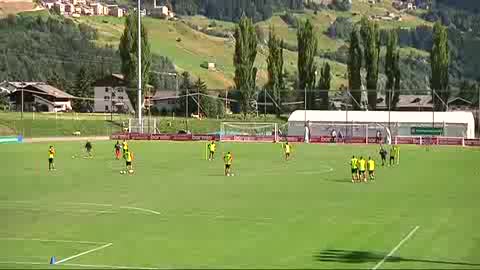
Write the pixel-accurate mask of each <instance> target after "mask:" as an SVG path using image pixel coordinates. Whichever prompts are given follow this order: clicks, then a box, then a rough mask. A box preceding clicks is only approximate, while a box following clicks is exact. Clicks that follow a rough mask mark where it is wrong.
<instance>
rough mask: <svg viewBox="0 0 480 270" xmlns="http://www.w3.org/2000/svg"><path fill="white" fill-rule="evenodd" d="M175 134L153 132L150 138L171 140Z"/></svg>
mask: <svg viewBox="0 0 480 270" xmlns="http://www.w3.org/2000/svg"><path fill="white" fill-rule="evenodd" d="M172 137H173V135H170V134H152V135H150V140H155V141H171V140H172Z"/></svg>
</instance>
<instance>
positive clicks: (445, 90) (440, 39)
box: [430, 22, 450, 111]
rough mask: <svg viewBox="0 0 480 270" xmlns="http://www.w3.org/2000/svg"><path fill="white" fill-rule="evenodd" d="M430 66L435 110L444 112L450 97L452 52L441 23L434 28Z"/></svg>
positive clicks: (444, 28) (445, 29) (446, 33)
mask: <svg viewBox="0 0 480 270" xmlns="http://www.w3.org/2000/svg"><path fill="white" fill-rule="evenodd" d="M430 64H431V67H432V77H431V81H430V87H431V89H432V99H433V104H434V109H435V110H439V111H444V110H446V106H445V104H444V103H443V102H447V100H448V98H449V97H450V92H449V87H448V84H449V79H448V66H449V64H450V51H449V47H448V32H447V28H446V27H444V26H442V24H441V23H440V22H437V23H435V26H434V27H433V46H432V51H431V53H430ZM435 93H436V94H435ZM437 95H438V96H437ZM438 97H440V98H441V99H442V100H443V102H442V101H441V100H439V98H438Z"/></svg>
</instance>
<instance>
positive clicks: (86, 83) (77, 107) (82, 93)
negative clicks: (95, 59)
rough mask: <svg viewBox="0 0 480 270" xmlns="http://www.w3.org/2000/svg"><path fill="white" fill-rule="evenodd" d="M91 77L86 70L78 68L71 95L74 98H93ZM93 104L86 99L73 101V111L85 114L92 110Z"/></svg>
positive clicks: (85, 68)
mask: <svg viewBox="0 0 480 270" xmlns="http://www.w3.org/2000/svg"><path fill="white" fill-rule="evenodd" d="M92 84H93V76H92V74H91V73H90V72H89V70H88V69H87V67H85V66H83V67H81V68H80V71H79V72H78V73H77V77H76V79H75V84H74V86H73V95H74V96H76V97H82V98H93V88H92ZM112 98H114V97H112ZM92 105H93V102H92V100H88V99H84V100H82V99H77V100H74V101H73V105H72V107H73V110H74V111H77V112H87V111H90V109H92Z"/></svg>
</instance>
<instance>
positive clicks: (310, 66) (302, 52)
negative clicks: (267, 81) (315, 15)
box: [297, 19, 318, 109]
mask: <svg viewBox="0 0 480 270" xmlns="http://www.w3.org/2000/svg"><path fill="white" fill-rule="evenodd" d="M297 43H298V82H299V85H298V86H299V87H300V89H301V90H303V91H306V92H307V94H306V96H307V97H306V104H307V108H308V109H315V93H314V92H313V90H314V89H315V72H316V70H317V67H316V65H315V56H316V55H317V50H318V40H317V38H316V36H315V33H314V30H313V24H312V23H311V22H310V20H309V19H307V20H306V21H305V22H299V27H298V31H297Z"/></svg>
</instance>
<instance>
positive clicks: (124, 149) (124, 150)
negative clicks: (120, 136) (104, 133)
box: [122, 140, 128, 154]
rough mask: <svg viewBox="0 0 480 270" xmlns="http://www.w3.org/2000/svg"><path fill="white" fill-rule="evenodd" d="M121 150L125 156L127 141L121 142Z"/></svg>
mask: <svg viewBox="0 0 480 270" xmlns="http://www.w3.org/2000/svg"><path fill="white" fill-rule="evenodd" d="M122 149H123V154H125V153H126V152H128V143H127V140H123V143H122Z"/></svg>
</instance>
